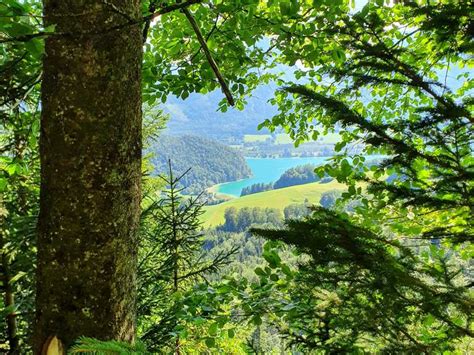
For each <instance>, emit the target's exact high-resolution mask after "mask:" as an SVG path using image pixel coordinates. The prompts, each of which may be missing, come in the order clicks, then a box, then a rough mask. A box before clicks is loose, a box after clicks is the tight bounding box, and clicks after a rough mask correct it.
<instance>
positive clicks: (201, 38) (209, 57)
mask: <svg viewBox="0 0 474 355" xmlns="http://www.w3.org/2000/svg"><path fill="white" fill-rule="evenodd" d="M181 11H182V12H183V13H184V14H185V15H186V18H187V19H188V21H189V23H190V24H191V26H192V28H193V30H194V33H196V37H197V39H198V41H199V44H200V45H201V49H202V51H203V52H204V54H205V55H206V58H207V61H208V62H209V65H210V66H211V68H212V70H213V71H214V74H215V75H216V77H217V80H218V81H219V84H220V85H221V89H222V92H223V93H224V95H225V97H226V98H227V101H228V102H229V104H230V105H231V106H234V105H235V101H234V98H233V97H232V93H231V92H230V90H229V87H228V86H227V83H226V81H225V79H224V77H223V76H222V73H221V72H220V70H219V67H218V66H217V63H216V61H215V60H214V58H213V57H212V54H211V52H210V50H209V47H208V46H207V43H206V40H205V38H204V36H203V35H202V32H201V30H200V29H199V26H198V24H197V22H196V20H195V19H194V17H193V15H192V14H191V13H190V12H189V10H188V9H187V8H183V9H182V10H181Z"/></svg>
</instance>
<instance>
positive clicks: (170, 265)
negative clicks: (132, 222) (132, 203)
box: [138, 161, 237, 354]
mask: <svg viewBox="0 0 474 355" xmlns="http://www.w3.org/2000/svg"><path fill="white" fill-rule="evenodd" d="M168 169H169V170H168V175H166V176H163V175H161V176H160V178H161V179H163V181H164V183H165V184H166V187H165V190H164V191H163V192H162V193H161V196H160V197H159V198H158V199H157V198H156V197H153V196H150V197H149V201H147V203H148V204H149V205H148V206H147V207H146V208H145V210H144V212H143V213H142V228H141V238H140V242H141V245H140V257H139V271H138V274H139V300H140V304H139V323H140V324H141V330H140V333H141V334H140V336H141V339H142V340H143V341H144V342H145V344H147V346H148V349H149V350H150V351H158V350H160V349H163V346H164V345H165V344H167V346H168V347H169V348H171V349H173V351H174V352H175V353H176V354H179V353H180V349H181V346H180V333H181V332H183V331H186V329H185V319H184V318H185V313H183V309H182V308H183V307H184V305H183V304H182V302H183V299H182V298H180V295H181V294H182V293H183V292H185V291H187V290H189V289H191V287H192V286H193V285H194V284H195V283H197V282H198V281H203V280H204V281H205V280H206V278H207V276H209V275H210V274H211V273H214V272H216V271H217V270H218V269H219V268H220V267H222V266H224V265H226V264H227V263H228V262H229V257H230V256H231V255H233V254H234V253H235V252H236V250H237V248H236V247H232V248H231V249H229V250H224V249H223V250H221V251H220V252H219V253H217V254H215V255H212V256H208V252H207V251H206V250H205V249H204V248H203V247H204V235H203V234H202V232H201V221H200V220H199V217H200V216H201V214H202V213H203V210H202V208H203V206H204V204H205V201H202V199H201V198H200V197H201V196H200V195H198V196H190V197H187V196H186V197H185V196H183V195H182V194H181V192H182V190H183V189H184V188H183V187H181V183H180V181H181V179H183V177H184V176H185V175H186V174H187V173H189V171H190V169H188V170H187V171H185V172H184V173H183V174H181V175H178V176H175V175H174V173H173V169H172V166H171V161H168Z"/></svg>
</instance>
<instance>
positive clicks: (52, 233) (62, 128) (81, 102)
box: [34, 0, 142, 353]
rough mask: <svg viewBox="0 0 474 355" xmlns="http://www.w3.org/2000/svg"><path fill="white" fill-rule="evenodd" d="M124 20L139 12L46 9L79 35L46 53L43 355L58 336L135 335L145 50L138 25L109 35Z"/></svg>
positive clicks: (94, 5)
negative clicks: (46, 344) (111, 29)
mask: <svg viewBox="0 0 474 355" xmlns="http://www.w3.org/2000/svg"><path fill="white" fill-rule="evenodd" d="M110 4H113V6H112V5H110ZM117 9H118V10H119V11H117ZM119 12H120V13H123V14H127V16H130V17H132V18H136V17H138V16H140V3H139V1H138V0H133V1H120V0H109V1H107V2H105V1H102V0H82V1H77V0H44V15H45V22H46V25H50V24H55V25H56V31H58V32H68V33H70V32H72V33H73V35H71V36H52V37H50V38H48V39H47V40H46V48H45V51H46V53H45V58H44V76H43V86H42V107H43V112H42V118H41V125H42V127H41V128H42V130H41V140H40V154H41V197H40V200H41V202H40V218H39V237H38V274H37V277H38V291H37V324H36V333H35V339H34V345H35V351H36V352H37V353H38V352H40V349H41V346H42V345H43V343H44V342H45V340H46V339H47V338H48V337H49V336H54V335H56V336H57V337H58V338H59V339H60V340H61V341H62V342H63V343H64V344H65V345H66V347H67V346H69V345H70V344H71V342H73V341H74V340H75V339H76V338H77V337H78V336H81V335H85V336H93V337H96V338H99V339H120V340H132V339H133V338H134V334H135V292H136V290H135V289H136V285H135V278H136V276H135V268H136V255H137V250H136V248H137V243H136V232H137V226H138V219H139V213H140V209H139V207H140V205H139V204H140V167H141V82H140V81H141V78H140V72H141V60H142V42H141V36H140V33H141V31H140V26H138V25H135V26H126V27H124V28H123V29H121V30H114V31H107V28H109V27H111V26H113V25H117V24H120V23H125V22H127V18H126V16H124V15H122V14H120V13H119ZM91 31H93V32H98V33H100V34H94V35H91V34H85V33H87V32H91ZM81 33H82V35H81Z"/></svg>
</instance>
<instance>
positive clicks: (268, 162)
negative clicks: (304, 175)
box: [215, 157, 328, 197]
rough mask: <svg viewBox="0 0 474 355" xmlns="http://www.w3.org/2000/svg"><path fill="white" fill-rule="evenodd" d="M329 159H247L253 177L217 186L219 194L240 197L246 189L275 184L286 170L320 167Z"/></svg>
mask: <svg viewBox="0 0 474 355" xmlns="http://www.w3.org/2000/svg"><path fill="white" fill-rule="evenodd" d="M327 159H328V157H311V158H246V159H245V160H246V161H247V164H248V165H249V167H250V169H251V170H252V173H253V175H252V177H250V178H248V179H243V180H238V181H232V182H227V183H225V184H219V185H216V186H215V189H216V191H217V192H220V193H222V194H226V195H232V196H236V197H239V196H240V192H241V191H242V189H243V188H244V187H247V186H250V185H253V184H257V183H261V182H263V183H266V184H268V183H269V182H275V181H276V180H278V178H279V177H280V176H281V174H283V173H284V172H285V171H286V170H288V169H290V168H293V167H295V166H298V165H304V164H315V165H320V164H322V163H324V161H325V160H327Z"/></svg>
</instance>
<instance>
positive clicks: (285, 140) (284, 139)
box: [244, 133, 340, 145]
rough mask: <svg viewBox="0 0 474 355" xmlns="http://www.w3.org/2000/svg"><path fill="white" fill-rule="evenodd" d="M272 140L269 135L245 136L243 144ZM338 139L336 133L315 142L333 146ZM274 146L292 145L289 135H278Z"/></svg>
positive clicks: (321, 137)
mask: <svg viewBox="0 0 474 355" xmlns="http://www.w3.org/2000/svg"><path fill="white" fill-rule="evenodd" d="M271 139H272V136H271V135H270V134H245V135H244V142H245V143H256V142H266V141H269V140H271ZM339 140H340V137H339V134H338V133H328V134H327V135H325V136H324V135H321V136H320V137H319V138H318V140H317V142H318V143H321V144H335V143H337V142H339ZM273 143H274V144H277V145H278V144H292V143H293V140H292V139H291V138H290V136H289V135H287V134H285V133H279V134H277V135H276V136H275V137H274V141H273Z"/></svg>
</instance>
